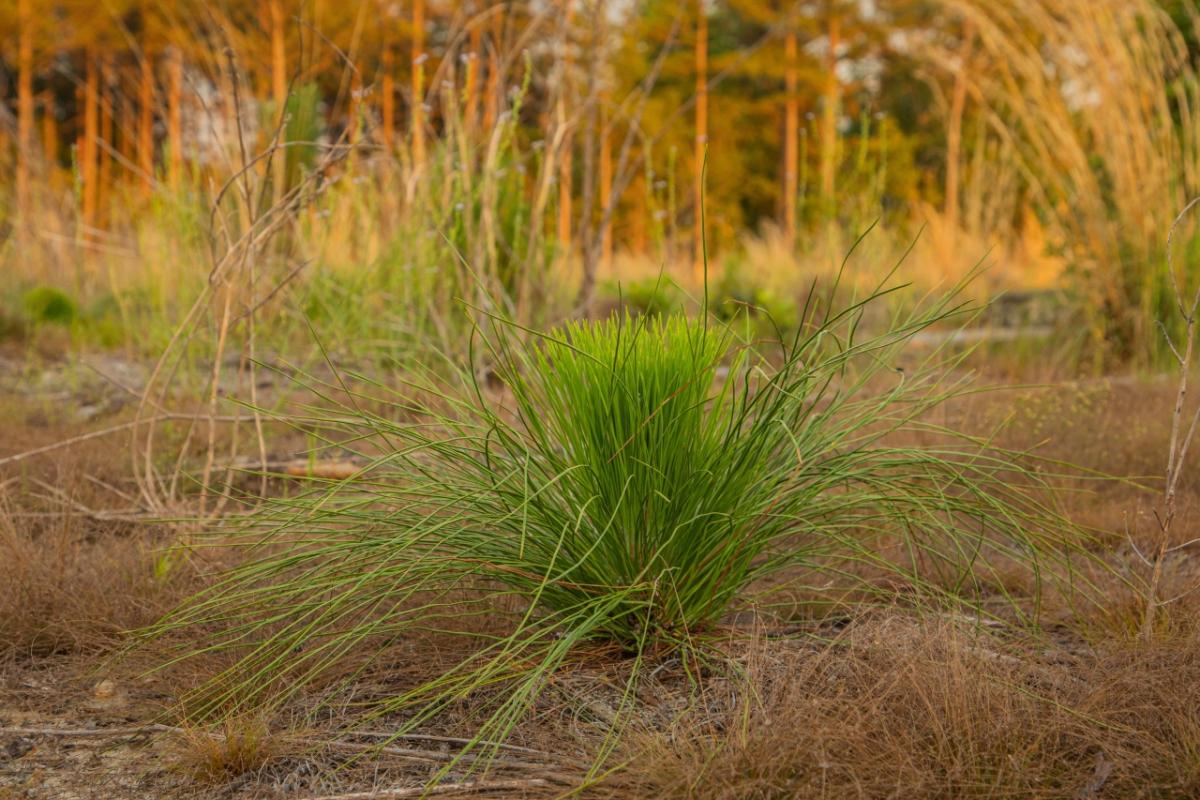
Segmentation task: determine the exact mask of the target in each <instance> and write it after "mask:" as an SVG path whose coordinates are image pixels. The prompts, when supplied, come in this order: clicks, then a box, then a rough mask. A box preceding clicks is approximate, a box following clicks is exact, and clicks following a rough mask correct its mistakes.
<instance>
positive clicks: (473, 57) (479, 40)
mask: <svg viewBox="0 0 1200 800" xmlns="http://www.w3.org/2000/svg"><path fill="white" fill-rule="evenodd" d="M469 48H470V49H469V52H468V53H467V78H466V87H465V90H464V94H465V95H466V103H465V105H466V109H465V111H466V114H465V116H466V127H467V130H468V131H474V130H475V126H476V124H478V122H479V69H480V67H481V66H482V64H481V62H480V59H481V58H482V57H483V31H482V30H481V29H480V27H479V25H478V23H476V24H473V25H472V26H471V32H470V45H469Z"/></svg>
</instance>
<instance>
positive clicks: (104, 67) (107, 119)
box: [96, 55, 117, 227]
mask: <svg viewBox="0 0 1200 800" xmlns="http://www.w3.org/2000/svg"><path fill="white" fill-rule="evenodd" d="M102 58H103V60H102V61H101V64H100V79H101V82H100V138H99V140H98V141H97V150H98V151H99V153H98V154H99V157H100V172H99V177H98V180H97V181H96V221H97V222H98V223H99V224H100V225H101V227H103V226H104V225H105V224H106V222H107V216H108V207H109V203H108V194H109V190H110V188H111V187H112V181H113V158H112V154H113V145H114V140H115V138H116V137H115V136H114V135H113V134H114V128H115V125H114V124H113V123H114V119H115V117H116V113H115V110H116V109H114V108H113V104H114V103H115V102H116V94H117V93H116V91H114V89H115V87H114V81H113V73H112V63H111V62H110V61H109V57H108V56H107V55H105V56H103V57H102Z"/></svg>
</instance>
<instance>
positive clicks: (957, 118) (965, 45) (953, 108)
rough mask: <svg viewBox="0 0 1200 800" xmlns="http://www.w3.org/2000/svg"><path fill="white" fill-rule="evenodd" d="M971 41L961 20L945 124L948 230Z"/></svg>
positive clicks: (954, 205)
mask: <svg viewBox="0 0 1200 800" xmlns="http://www.w3.org/2000/svg"><path fill="white" fill-rule="evenodd" d="M974 43H975V31H974V28H973V27H972V25H971V23H970V22H966V23H964V24H963V41H962V47H961V49H960V50H959V58H958V70H957V71H956V72H955V74H954V91H953V93H952V94H951V96H950V119H949V120H948V121H947V127H946V192H945V197H946V207H945V215H946V224H947V227H948V228H949V229H950V230H951V231H957V230H958V218H959V212H960V209H959V200H958V189H959V183H960V178H959V167H960V163H961V161H962V129H963V114H964V113H965V111H966V106H967V71H968V69H969V65H970V61H971V49H972V47H973V46H974Z"/></svg>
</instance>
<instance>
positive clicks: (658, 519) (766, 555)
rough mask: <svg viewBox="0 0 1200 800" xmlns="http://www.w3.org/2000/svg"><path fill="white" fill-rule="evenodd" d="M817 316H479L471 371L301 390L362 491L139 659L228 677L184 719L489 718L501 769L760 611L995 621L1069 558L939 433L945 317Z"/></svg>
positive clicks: (316, 502)
mask: <svg viewBox="0 0 1200 800" xmlns="http://www.w3.org/2000/svg"><path fill="white" fill-rule="evenodd" d="M812 296H813V298H814V300H813V301H812V302H810V303H809V304H808V305H807V306H806V307H805V308H804V309H803V311H802V314H801V316H800V324H799V326H798V327H797V328H796V331H795V333H794V334H792V335H790V336H788V337H786V338H784V337H782V336H781V337H779V339H778V340H772V341H768V342H748V341H743V340H741V339H739V338H738V337H737V336H736V335H735V334H734V333H733V332H732V331H731V330H730V329H729V328H727V327H723V326H721V325H720V324H719V323H717V322H716V321H714V320H713V319H711V318H708V317H706V316H704V315H701V316H698V317H690V318H689V317H685V316H683V315H671V314H667V315H660V316H636V317H635V316H630V315H627V314H625V313H623V312H619V313H617V314H616V315H614V316H612V317H611V318H609V319H604V320H598V321H591V320H589V321H576V322H570V323H567V324H564V325H562V326H560V327H557V328H554V329H552V330H549V331H544V332H535V331H531V330H528V329H526V328H523V327H521V326H518V325H517V324H515V323H511V322H509V321H507V320H505V319H502V318H499V317H496V316H494V315H491V314H483V313H480V314H479V315H478V319H479V323H480V324H479V325H478V327H477V330H476V336H475V338H474V342H473V347H472V348H471V355H470V363H467V364H461V365H449V367H448V366H447V365H437V366H436V368H431V367H429V366H428V365H425V366H422V365H420V364H416V363H414V364H407V365H404V366H405V372H404V373H403V374H404V380H402V381H399V382H395V383H393V384H392V385H390V386H388V387H385V386H384V385H382V384H381V383H371V382H368V381H366V379H365V378H362V377H361V376H343V377H342V378H339V379H338V380H335V381H332V382H320V381H315V380H314V381H313V383H312V385H311V388H312V389H313V390H314V391H315V392H316V393H317V394H318V395H319V396H320V397H321V398H322V399H321V400H320V401H319V403H318V404H317V405H318V407H319V409H320V410H319V412H316V413H313V414H312V415H310V416H306V417H304V418H300V419H297V420H296V421H297V422H298V424H302V425H304V426H305V428H306V430H309V431H310V432H311V431H312V430H314V429H317V428H319V429H321V430H322V431H323V434H322V435H323V436H324V437H325V438H326V440H327V441H329V442H331V443H336V444H337V446H338V447H341V448H351V449H354V450H357V451H358V452H359V454H360V455H362V456H363V457H365V458H366V459H367V466H365V467H364V468H363V470H362V471H361V473H360V474H359V475H358V476H357V477H356V478H355V479H352V480H349V481H344V482H341V483H337V484H328V483H315V484H314V485H313V486H311V487H309V489H308V490H307V491H304V492H302V493H300V494H299V495H296V496H291V497H285V498H276V499H273V500H269V501H267V502H266V504H265V505H263V506H261V507H258V509H257V510H255V511H253V512H252V513H250V514H248V515H246V516H243V517H241V518H239V521H238V522H237V523H236V527H235V528H234V529H232V530H230V529H225V530H221V531H219V532H218V533H216V534H215V536H216V537H217V539H218V540H219V541H220V542H221V543H224V544H228V543H229V542H233V543H234V544H240V545H242V546H244V548H245V553H244V558H243V560H242V561H241V563H240V565H239V566H237V567H235V568H234V569H233V570H232V571H231V572H229V573H228V574H227V575H225V576H224V577H223V578H222V579H220V580H219V581H218V582H216V583H215V584H214V585H213V586H212V587H211V588H209V589H208V590H206V591H204V592H203V593H201V594H199V595H197V596H195V597H194V598H192V599H191V600H190V601H189V602H187V603H186V604H185V605H183V606H182V607H181V608H179V609H178V610H177V611H176V612H174V613H173V614H172V615H170V616H169V617H168V618H166V619H165V620H163V621H162V623H161V624H160V625H159V626H158V627H157V628H156V629H155V630H156V631H157V632H159V633H162V632H168V631H171V630H177V629H179V628H183V627H188V628H199V629H204V630H206V631H207V632H208V637H209V638H208V641H210V642H211V644H210V645H209V646H208V647H207V648H206V649H205V651H204V652H205V653H208V654H210V655H211V654H213V653H220V654H222V655H223V657H224V658H225V661H224V662H223V663H226V664H228V665H229V666H228V668H227V669H225V670H224V671H223V672H222V673H221V674H219V675H215V676H213V678H212V680H210V681H208V682H207V684H206V685H205V686H204V687H203V688H202V689H201V690H200V691H198V692H197V693H196V694H195V695H194V697H193V698H192V712H193V713H198V714H203V713H208V714H222V713H229V714H232V713H239V714H240V713H248V712H250V711H251V710H252V709H253V710H255V711H256V712H260V711H261V707H263V706H267V707H274V706H276V705H278V704H282V703H284V702H286V701H288V700H289V699H292V698H293V697H294V696H295V695H297V694H298V693H304V694H305V696H306V698H307V700H306V705H307V706H308V707H313V706H316V705H319V703H320V701H321V699H322V698H326V699H330V700H331V701H332V700H333V699H337V702H339V703H345V702H347V701H346V700H345V698H346V697H348V696H349V697H355V698H359V699H356V700H355V701H354V703H352V704H351V706H352V707H356V708H360V710H361V711H362V714H361V716H360V719H361V718H377V717H378V716H380V715H389V719H391V720H392V721H393V722H394V724H395V728H394V729H395V731H396V733H397V734H398V735H399V734H403V733H405V732H411V731H414V730H417V729H420V728H421V727H422V726H425V725H428V724H430V722H431V720H433V719H434V718H435V717H436V716H437V715H438V714H439V713H440V712H442V711H443V710H445V709H447V708H448V707H450V706H451V705H453V704H458V703H460V701H463V700H465V699H468V698H479V697H480V696H485V697H487V698H490V705H487V711H486V713H485V714H484V715H483V716H482V717H480V718H479V719H480V720H481V722H480V723H479V725H478V727H477V728H476V734H477V736H478V740H477V741H479V742H481V743H482V742H496V741H499V740H502V739H503V737H504V736H505V735H506V734H507V733H508V732H510V731H511V730H512V729H513V727H514V726H515V725H516V724H517V722H518V721H519V720H520V719H521V718H522V715H523V714H525V713H526V712H527V711H528V710H529V708H530V706H531V704H533V703H534V701H535V700H536V699H537V697H538V694H539V692H540V691H541V689H542V688H543V687H544V686H545V684H546V682H547V680H548V679H550V678H551V676H552V675H553V674H554V673H555V671H556V670H557V669H559V668H560V667H561V666H562V665H563V663H564V662H565V661H568V660H572V659H579V658H588V657H593V658H594V657H598V656H597V654H600V653H605V654H607V656H606V657H609V658H619V659H626V660H627V663H628V664H629V672H628V674H629V675H630V676H631V678H630V685H631V686H632V683H633V682H634V681H635V680H636V678H637V675H638V673H639V670H640V668H641V665H643V664H645V663H646V662H647V660H649V659H662V658H665V657H666V656H667V655H671V654H686V655H687V657H685V658H683V659H682V661H683V663H685V664H687V663H698V662H697V661H696V657H699V658H704V657H705V655H704V654H705V653H706V652H710V651H706V643H708V642H712V641H714V640H715V638H716V637H717V636H719V635H722V634H726V635H727V633H728V629H729V628H730V626H731V625H732V622H731V619H732V618H731V612H732V611H733V610H735V609H738V608H740V607H745V606H746V604H747V603H748V602H749V601H750V600H751V598H754V597H756V596H757V593H758V591H759V589H760V588H761V587H763V586H765V585H770V586H774V587H777V586H779V585H781V584H784V583H787V582H792V583H796V584H801V585H804V586H806V587H808V589H807V591H808V592H809V593H810V594H811V593H812V592H818V593H819V590H818V589H814V588H813V587H820V586H826V585H828V586H835V585H836V586H837V587H839V588H838V589H837V591H838V592H840V593H841V595H840V596H842V597H847V596H852V597H854V598H856V600H855V602H864V603H865V602H871V601H872V600H873V599H876V598H878V597H879V596H880V594H881V593H883V594H884V595H885V599H887V600H888V601H895V600H896V598H897V597H898V596H899V594H898V591H897V587H906V588H905V593H904V597H906V598H922V599H923V600H924V601H933V602H946V603H965V604H970V605H971V606H972V607H973V608H975V609H976V610H978V611H980V612H982V613H987V612H988V611H989V609H994V608H995V607H996V605H995V601H996V599H997V597H999V598H1000V599H1001V601H1002V600H1003V595H1004V589H1003V586H1004V581H1003V578H1002V577H1001V576H1000V572H1004V573H1005V574H1011V573H1012V571H1013V569H1014V565H1018V566H1019V567H1020V568H1022V569H1025V570H1027V574H1028V575H1030V576H1031V577H1032V579H1033V580H1034V581H1036V580H1038V579H1039V578H1038V576H1039V575H1041V574H1042V569H1041V566H1042V565H1043V564H1044V563H1045V562H1046V561H1047V560H1049V559H1057V558H1058V557H1059V555H1060V554H1062V553H1063V552H1064V548H1065V547H1066V546H1067V542H1066V538H1067V534H1065V533H1064V530H1065V529H1064V528H1062V527H1058V526H1056V525H1053V524H1046V523H1047V521H1052V520H1053V514H1051V513H1050V512H1049V511H1048V510H1047V509H1046V508H1044V507H1043V506H1042V505H1041V503H1040V502H1039V496H1040V495H1039V492H1038V481H1037V479H1036V477H1035V476H1034V474H1033V473H1031V472H1030V471H1029V470H1027V469H1025V468H1023V467H1021V466H1019V464H1018V463H1017V461H1016V460H1014V458H1011V457H1009V456H1008V455H1006V454H1003V453H999V452H996V451H993V450H990V449H989V448H988V447H987V445H986V442H979V441H974V440H971V439H967V438H965V437H956V436H954V435H953V434H952V433H951V432H949V431H946V430H944V429H942V428H940V427H938V426H937V425H935V424H933V423H932V422H930V419H931V414H930V412H931V410H933V409H934V408H935V407H937V406H938V405H940V404H942V403H943V402H945V401H946V400H947V399H949V398H952V397H954V396H956V395H958V394H961V393H962V392H964V391H969V390H970V389H969V386H968V385H966V384H964V383H962V382H961V381H960V380H959V379H957V378H956V379H948V378H947V375H950V374H952V373H951V371H950V370H948V366H949V367H953V366H955V363H956V360H955V357H952V356H948V355H946V354H944V353H942V352H941V351H940V349H939V348H938V347H936V346H932V347H931V346H929V345H927V344H923V343H916V342H914V337H915V336H916V334H918V333H920V332H922V331H926V330H928V329H929V328H930V326H933V325H938V324H945V323H946V322H947V321H948V320H950V319H951V318H952V317H954V316H955V315H956V314H958V313H960V312H961V309H958V308H956V307H952V306H951V305H949V301H946V302H941V303H936V304H933V305H932V306H930V307H926V308H923V309H921V310H917V311H911V312H908V313H905V314H903V315H900V316H896V317H894V318H893V319H891V320H890V322H889V323H888V324H885V325H883V326H882V327H881V328H879V329H877V330H876V331H875V332H868V331H866V330H864V327H865V326H864V323H863V319H864V311H865V309H866V308H867V307H868V306H869V305H871V304H872V303H876V302H878V301H879V300H880V297H879V294H876V295H873V296H871V297H869V298H867V299H866V300H864V301H861V302H853V303H851V304H849V305H848V307H846V308H844V309H842V310H840V311H835V310H833V309H831V308H830V305H829V304H828V303H825V302H819V301H818V300H816V299H815V298H816V297H817V294H816V293H813V294H812ZM927 338H928V337H927ZM922 352H924V355H921V353H922ZM948 361H949V364H948V363H947V362H948ZM958 374H961V372H960V373H958ZM353 387H365V388H358V389H355V388H353ZM881 576H882V579H881ZM765 578H771V580H770V581H764V580H762V579H765ZM848 586H854V587H857V588H854V589H847V588H846V587H848ZM881 586H886V587H888V588H887V589H881V588H879V587H881ZM831 591H833V590H831ZM851 592H853V594H850V593H851ZM1012 605H1013V607H1015V606H1016V604H1015V603H1014V604H1012ZM431 631H433V632H435V633H436V635H439V636H451V635H459V636H463V637H469V640H470V644H469V646H468V647H465V648H464V650H463V651H462V652H463V653H465V654H466V655H464V656H462V657H461V658H459V659H457V660H455V662H454V664H453V665H451V666H450V667H449V668H447V669H445V670H444V671H442V672H440V673H439V674H438V675H436V676H435V677H432V678H427V679H424V678H423V679H420V680H417V681H414V682H412V683H410V684H406V685H404V686H401V687H400V688H397V689H396V690H395V691H391V692H384V693H383V694H382V695H376V696H372V697H371V698H370V699H369V700H363V699H361V695H360V694H359V693H357V692H350V691H349V690H350V688H351V687H353V686H354V685H355V681H356V680H361V678H362V676H363V675H365V674H368V673H370V674H376V675H377V674H379V673H378V672H377V671H378V670H380V669H384V670H385V671H386V668H387V667H388V665H389V664H390V663H392V662H394V661H395V659H397V658H408V659H411V658H413V655H412V651H404V650H402V649H401V650H397V649H396V648H397V643H398V642H403V641H405V640H406V638H407V637H414V638H417V639H419V637H422V636H428V635H431ZM398 653H401V654H402V653H408V655H398ZM195 655H197V653H195V652H189V653H183V654H181V656H180V657H181V658H188V657H192V656H195ZM629 696H630V697H632V694H630V695H629ZM338 698H340V699H338ZM629 702H630V703H632V700H630V701H629ZM396 720H399V722H396Z"/></svg>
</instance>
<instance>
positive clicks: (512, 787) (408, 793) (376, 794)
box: [301, 778, 546, 800]
mask: <svg viewBox="0 0 1200 800" xmlns="http://www.w3.org/2000/svg"><path fill="white" fill-rule="evenodd" d="M545 785H546V781H544V780H542V779H540V778H533V779H530V780H524V781H469V782H466V783H442V784H439V785H437V786H429V787H408V788H404V789H370V790H367V791H364V792H349V793H347V794H323V795H320V796H314V797H305V798H301V800H382V799H383V798H399V797H429V796H431V795H435V794H450V793H451V792H473V793H477V794H478V793H483V792H509V791H517V790H522V789H532V788H535V787H539V786H545Z"/></svg>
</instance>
